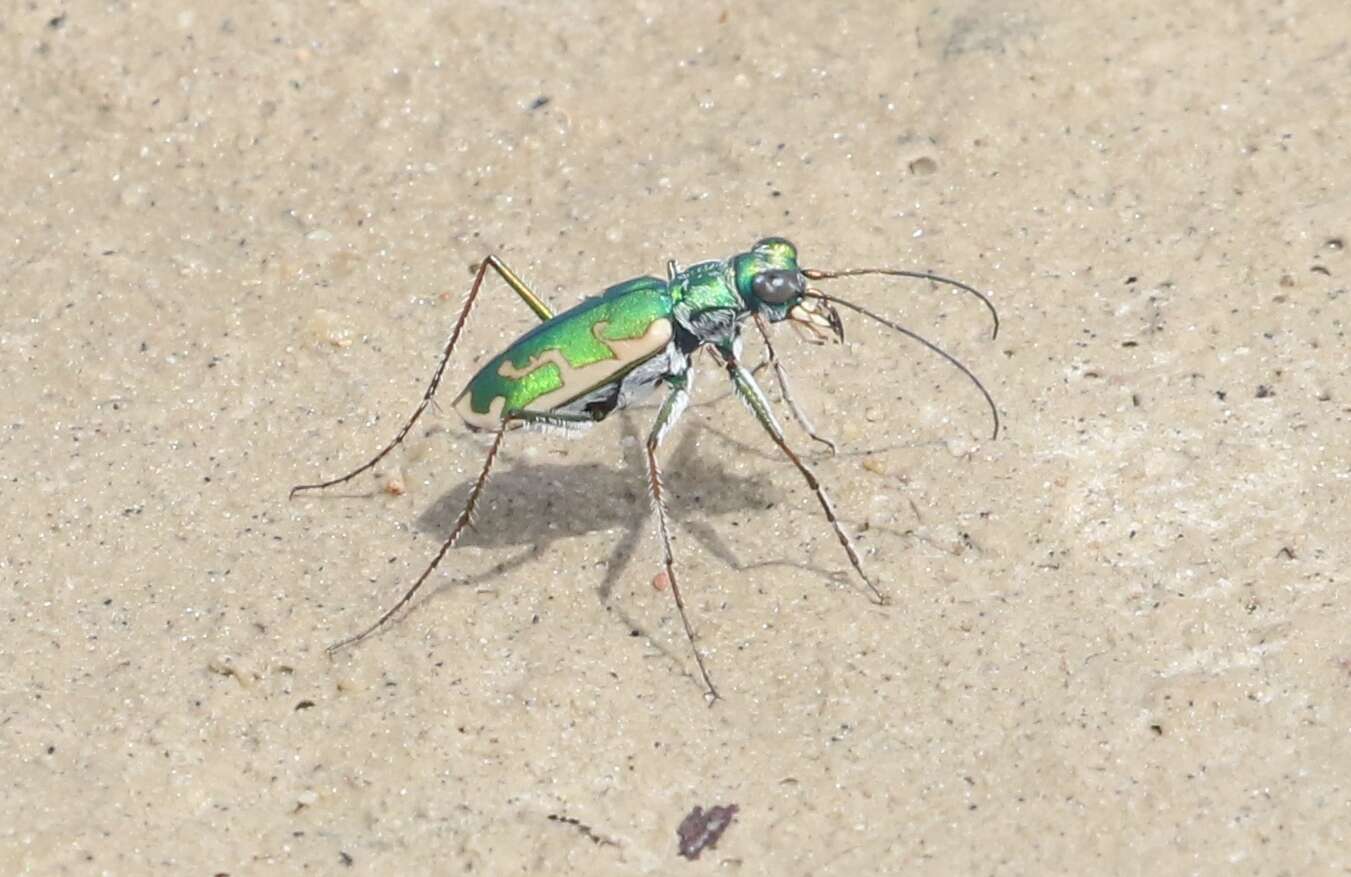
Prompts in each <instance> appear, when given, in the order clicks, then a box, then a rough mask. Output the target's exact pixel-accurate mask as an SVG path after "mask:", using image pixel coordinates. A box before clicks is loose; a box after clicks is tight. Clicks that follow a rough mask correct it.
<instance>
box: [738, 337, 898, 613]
mask: <svg viewBox="0 0 1351 877" xmlns="http://www.w3.org/2000/svg"><path fill="white" fill-rule="evenodd" d="M718 353H719V354H720V355H721V357H722V359H723V361H724V362H725V363H726V367H727V374H728V375H729V376H730V377H731V378H732V386H733V387H734V388H735V389H736V392H737V395H738V396H740V397H741V401H742V402H744V403H746V407H747V408H749V409H750V410H751V413H752V414H754V415H755V419H756V420H759V421H760V425H761V426H763V427H764V428H765V432H767V433H769V437H770V438H771V439H773V440H774V444H776V445H778V446H779V450H781V451H783V453H784V456H786V457H787V458H788V459H789V460H790V461H792V463H793V465H794V466H796V467H797V470H798V471H799V472H801V473H802V477H803V478H804V479H805V480H806V482H807V486H808V487H810V488H811V489H812V490H813V491H815V493H816V499H817V501H818V502H820V503H821V508H822V509H823V510H824V511H825V513H826V520H828V521H830V526H832V527H834V528H835V535H836V536H837V537H838V538H839V540H840V545H841V546H843V547H844V551H845V553H846V554H848V555H849V562H850V563H851V564H853V566H854V571H855V572H857V573H858V574H859V578H861V579H863V583H864V584H866V585H867V586H868V590H870V591H872V593H873V599H874V601H875V602H877V603H878V604H880V605H885V604H886V603H887V602H888V600H887V597H886V595H885V594H883V593H882V592H881V591H880V590H878V588H877V585H875V584H873V580H872V579H870V578H868V574H867V573H865V572H864V571H863V563H862V561H861V560H859V556H858V551H857V550H855V548H854V541H853V540H852V539H850V538H849V534H848V533H846V532H845V531H844V527H843V526H842V525H841V524H840V519H839V518H838V517H836V515H835V507H834V506H833V505H831V502H830V497H828V496H826V491H825V488H823V487H822V486H821V482H820V481H819V480H817V478H816V473H815V472H813V471H812V470H811V468H810V467H808V466H807V464H806V463H804V462H802V459H801V458H800V457H799V456H798V455H797V454H796V453H795V452H794V451H793V449H792V448H790V447H789V446H788V442H787V441H785V440H784V437H783V430H782V429H781V428H780V427H779V424H778V422H777V421H775V420H774V413H773V412H772V411H771V410H770V408H769V400H767V399H766V398H765V393H764V391H763V390H761V389H760V385H759V384H757V383H756V382H755V378H753V377H751V375H750V372H748V371H746V370H745V369H744V368H742V367H741V363H739V362H738V361H737V358H736V355H735V354H734V353H733V352H732V351H729V350H719V351H718Z"/></svg>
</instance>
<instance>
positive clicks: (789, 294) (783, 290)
mask: <svg viewBox="0 0 1351 877" xmlns="http://www.w3.org/2000/svg"><path fill="white" fill-rule="evenodd" d="M805 291H806V284H805V283H804V282H803V278H802V275H800V274H798V273H797V272H796V271H783V270H774V271H761V272H760V273H759V274H757V275H755V279H754V280H752V281H751V292H753V293H755V297H756V298H758V299H760V301H762V302H765V303H767V304H772V305H781V304H783V303H784V302H786V301H788V300H789V299H791V298H793V297H794V296H799V295H802V293H803V292H805Z"/></svg>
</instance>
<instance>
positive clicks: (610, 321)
mask: <svg viewBox="0 0 1351 877" xmlns="http://www.w3.org/2000/svg"><path fill="white" fill-rule="evenodd" d="M670 316H671V296H670V294H669V293H668V291H667V284H666V281H664V280H660V279H658V278H656V277H637V278H634V279H633V280H627V281H625V282H623V283H620V284H617V285H615V286H612V287H610V288H609V289H607V290H605V292H604V293H602V294H601V295H599V296H596V297H595V298H590V299H587V300H586V301H584V302H582V303H581V304H579V305H577V306H576V307H574V308H572V309H570V310H567V311H564V312H563V313H561V314H559V315H557V316H556V317H554V318H553V319H551V320H549V321H548V322H545V323H541V324H540V325H539V326H536V327H535V328H534V329H533V330H531V331H530V332H527V333H526V334H525V335H523V336H521V337H520V338H519V339H517V341H516V342H515V343H514V344H512V345H511V346H510V347H508V348H507V349H506V350H505V351H503V352H502V353H500V354H498V355H497V356H495V357H493V358H492V359H490V360H489V361H488V362H487V363H486V364H485V365H484V366H483V368H482V369H480V370H479V372H478V374H476V375H475V376H474V377H473V379H472V380H470V382H469V385H468V386H467V387H466V388H465V390H464V393H462V394H461V395H460V398H459V399H457V400H456V403H455V404H456V408H457V409H458V410H459V411H460V414H461V415H462V416H463V417H464V418H465V420H466V421H467V422H469V423H470V424H471V425H474V426H482V425H484V424H491V423H495V422H497V421H499V420H500V418H501V416H502V414H504V413H509V412H513V411H522V410H525V409H526V408H527V407H532V406H533V407H537V408H540V409H541V410H546V411H547V410H551V409H552V408H554V407H556V406H557V405H558V404H560V403H561V402H562V401H565V400H563V399H562V398H561V397H562V396H566V397H567V398H569V399H571V398H576V397H578V396H580V395H582V394H583V393H585V392H587V391H588V390H591V389H593V388H594V387H596V386H598V385H600V384H602V383H605V382H606V381H607V380H613V379H614V376H615V375H616V374H619V373H622V372H623V371H625V370H627V369H629V368H632V367H633V366H634V365H636V364H637V363H639V362H642V361H643V360H645V359H647V358H648V357H650V356H652V355H655V354H656V353H658V352H659V351H661V350H662V349H664V348H665V346H666V343H667V342H668V341H669V340H670V337H671V323H670ZM565 372H567V373H566V374H565ZM565 387H566V393H560V392H559V391H563V390H565ZM499 398H500V399H501V400H502V403H501V405H500V406H495V405H494V403H495V402H497V400H498V399H499ZM546 399H547V402H544V401H542V400H546ZM535 403H540V404H535ZM494 409H496V410H494Z"/></svg>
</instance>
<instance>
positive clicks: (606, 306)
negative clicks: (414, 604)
mask: <svg viewBox="0 0 1351 877" xmlns="http://www.w3.org/2000/svg"><path fill="white" fill-rule="evenodd" d="M489 270H492V271H494V272H495V273H496V274H497V275H498V276H499V277H500V278H501V279H502V280H503V281H504V282H505V283H506V284H507V286H509V287H510V288H511V289H512V290H513V291H514V292H515V293H516V294H517V295H518V296H520V298H521V300H522V301H524V302H525V304H526V306H528V307H529V308H530V309H531V310H532V311H534V313H535V315H536V316H537V317H539V319H540V320H541V321H542V322H541V323H540V324H539V325H537V326H535V327H534V328H533V329H531V330H530V331H529V332H526V333H525V334H524V335H522V336H521V337H520V338H518V339H516V341H514V342H513V343H512V344H511V345H510V346H508V347H507V349H506V350H504V351H502V352H501V353H499V354H497V355H496V356H494V357H493V358H492V359H490V360H488V362H487V364H486V365H484V366H483V368H481V369H479V371H478V374H476V375H474V377H473V378H472V379H471V380H470V381H469V384H468V386H466V387H465V389H464V391H463V392H461V393H460V395H459V396H458V397H456V399H455V403H454V406H455V410H456V411H457V412H458V413H459V415H460V417H461V418H463V420H464V422H465V424H466V425H468V427H469V428H470V429H471V430H473V431H475V432H485V433H490V434H491V436H492V442H491V445H490V446H489V448H488V456H487V457H486V458H485V459H484V461H483V467H482V469H481V470H480V471H479V475H478V479H477V480H476V481H475V482H474V486H473V489H472V490H470V492H469V498H468V500H467V501H466V502H465V506H464V509H463V510H461V512H460V515H459V517H458V518H457V519H456V520H455V524H454V526H453V527H452V528H451V531H450V535H449V536H447V537H446V539H445V541H444V542H443V543H442V544H441V548H440V550H439V551H437V553H436V556H435V557H433V558H432V561H431V563H430V564H428V565H427V568H426V569H424V570H423V571H422V574H421V575H420V576H418V577H417V580H416V581H414V582H413V584H412V586H411V587H410V588H408V590H407V591H405V592H404V594H403V596H402V597H400V598H399V599H398V601H397V602H395V603H394V605H393V606H391V607H390V608H389V609H387V610H385V612H384V614H383V615H381V616H380V617H379V618H378V619H376V621H375V623H374V624H371V625H370V626H369V627H367V628H365V629H364V630H362V631H361V632H359V633H356V634H354V635H352V636H350V637H348V638H347V639H344V640H342V641H341V642H338V643H335V644H334V645H332V646H330V647H329V649H328V651H329V652H330V653H332V652H334V651H337V650H338V649H341V648H344V647H345V646H349V645H352V644H355V643H358V642H360V641H362V640H363V639H365V638H366V637H368V636H370V635H371V634H372V633H374V632H375V631H377V630H379V629H380V628H381V627H383V626H384V625H385V623H386V622H388V621H389V620H390V619H391V618H393V617H394V615H395V614H396V613H398V611H399V610H400V609H402V608H403V607H404V606H406V605H408V602H409V601H410V600H412V599H413V596H414V595H415V594H417V592H418V590H419V589H420V588H421V587H422V585H423V583H424V582H426V581H427V578H428V577H429V576H430V575H431V574H432V572H433V571H434V570H435V569H436V568H437V566H438V565H439V564H440V563H441V560H442V558H444V557H445V556H446V553H447V552H448V551H450V549H451V548H454V547H455V543H456V542H458V541H459V539H460V536H461V534H463V533H464V531H465V528H466V527H469V526H470V525H471V523H472V522H473V519H474V512H475V509H477V507H478V504H479V500H480V498H481V497H482V495H483V488H484V486H485V485H486V484H487V483H488V473H489V472H490V471H491V470H492V467H493V463H494V462H495V461H496V460H497V455H498V452H499V451H500V450H501V448H502V440H503V439H504V438H505V437H506V435H507V433H508V432H511V431H512V430H515V429H518V428H525V429H528V430H536V431H545V432H559V433H563V434H567V435H576V434H579V433H581V432H583V431H585V430H586V429H587V428H588V427H590V426H592V425H594V424H596V423H598V422H599V421H602V420H604V419H605V418H606V417H608V416H609V415H610V414H611V413H613V412H614V411H617V410H619V409H622V408H627V407H628V406H630V405H632V404H633V403H634V402H637V401H639V400H641V399H643V398H644V397H646V396H647V395H648V394H650V393H651V392H652V391H653V390H654V389H656V388H657V387H658V386H659V385H665V388H666V398H665V401H663V402H662V404H661V407H660V409H659V410H658V411H657V419H656V422H655V423H654V424H653V426H652V431H651V432H650V433H649V434H648V437H647V483H648V488H649V490H650V491H651V495H652V504H653V505H654V506H655V508H656V511H657V532H658V534H659V535H660V536H661V545H662V551H663V553H664V562H665V569H664V573H665V579H666V581H667V582H668V583H669V584H670V586H671V595H672V596H673V597H674V598H675V605H676V610H677V611H678V612H679V614H680V621H681V623H682V624H683V625H684V628H685V636H686V638H688V639H689V641H690V647H691V649H692V651H693V652H694V661H695V664H696V665H698V668H699V675H700V676H701V677H702V679H703V684H704V687H705V689H706V696H707V698H708V700H709V703H713V702H714V701H716V700H717V699H718V691H717V689H716V688H715V687H714V686H713V680H712V679H711V678H710V677H709V674H708V669H707V668H706V667H705V666H704V658H703V655H702V654H701V653H700V651H699V647H698V645H697V644H696V643H695V637H694V628H693V627H692V626H691V625H690V619H689V615H688V613H687V612H686V611H685V601H684V599H683V598H682V597H681V594H680V584H679V580H678V579H677V578H676V563H675V555H674V554H673V552H672V550H671V533H670V523H669V521H668V520H667V511H666V489H665V486H664V484H663V482H662V473H661V465H660V464H659V463H658V461H657V449H658V447H659V446H660V445H661V442H662V440H663V439H664V438H665V437H666V435H667V433H669V432H670V431H671V428H672V427H673V426H675V423H676V421H677V420H678V419H679V418H680V415H681V413H682V412H683V411H684V410H685V406H686V404H688V402H689V394H690V385H691V379H692V377H693V371H694V370H693V359H694V356H695V354H696V353H697V352H698V351H700V350H705V351H707V352H708V353H709V354H711V356H712V358H713V360H714V361H715V362H716V363H717V364H718V365H719V366H720V367H721V368H722V369H724V370H725V371H726V372H727V375H728V377H729V378H730V379H731V381H732V389H733V390H734V391H735V393H736V395H737V396H738V397H740V399H741V401H742V402H743V403H745V405H746V407H747V408H749V409H750V411H751V413H752V414H754V415H755V418H756V420H758V421H759V422H760V425H761V426H762V427H764V430H765V432H766V433H768V434H769V438H770V440H771V441H773V442H774V444H775V445H777V446H778V449H779V450H780V451H782V452H783V455H784V456H785V457H787V458H788V460H789V462H791V463H792V464H793V465H794V466H795V467H797V470H798V471H799V472H800V473H802V477H803V479H805V480H806V482H807V486H808V487H810V488H811V490H812V491H813V492H814V493H815V494H816V500H817V502H819V503H820V504H821V509H822V510H823V511H824V512H825V516H826V520H827V521H829V522H830V525H831V527H833V528H834V530H835V536H836V537H837V538H838V539H839V541H840V545H841V546H842V547H843V548H844V552H845V554H846V555H848V557H849V563H850V565H852V566H853V568H854V571H855V572H857V573H858V575H859V577H860V578H861V579H862V580H863V583H864V584H865V585H867V587H868V590H869V591H870V592H871V594H872V599H873V600H874V601H875V602H876V603H878V604H885V603H886V602H887V598H886V597H885V596H884V595H883V593H882V591H881V590H879V589H878V587H877V585H876V584H875V583H874V582H873V580H872V579H871V578H869V576H868V574H867V573H865V572H864V571H863V564H862V562H861V561H860V560H859V555H858V551H857V550H856V549H855V548H854V543H853V541H852V540H851V539H850V538H849V534H848V533H847V532H845V529H844V527H843V526H841V524H840V521H839V518H838V517H837V516H836V514H835V509H834V507H833V506H832V505H831V502H830V498H829V497H828V496H827V495H826V491H825V489H824V488H823V487H822V486H821V483H820V481H818V480H817V478H816V475H815V473H813V472H812V470H811V467H809V466H808V465H807V464H806V463H805V462H803V460H802V458H801V457H800V456H798V454H797V453H796V452H795V451H794V450H793V449H792V448H791V447H789V445H788V442H787V440H786V439H785V438H784V434H783V430H782V429H781V428H780V427H779V423H778V421H777V420H775V418H774V414H773V412H772V410H771V408H770V403H769V400H768V399H767V398H766V397H765V394H764V391H763V390H761V389H760V386H759V384H757V383H756V381H755V377H754V374H753V372H752V371H748V370H747V369H746V368H745V367H744V366H743V365H742V361H741V330H742V326H743V324H744V323H745V322H746V321H747V320H750V321H751V322H753V323H754V324H755V328H756V329H757V330H759V333H760V335H761V337H762V338H763V339H764V343H765V355H766V357H767V359H768V363H769V365H770V366H771V367H772V368H773V370H774V375H775V377H776V379H777V381H778V385H779V389H780V391H781V393H782V395H783V400H784V403H785V404H786V405H787V406H788V410H789V411H790V412H791V413H792V415H793V417H794V419H796V420H797V422H798V424H799V425H800V426H801V427H802V429H803V431H804V432H805V433H806V434H807V436H809V437H810V438H811V439H812V440H814V441H816V442H818V443H820V444H822V445H824V446H825V447H827V448H828V449H829V450H830V451H831V453H834V452H835V444H834V443H833V442H832V441H830V440H829V439H827V438H823V437H822V436H821V435H820V434H818V433H817V431H816V429H815V427H813V426H812V424H811V421H810V420H808V418H807V416H806V415H805V414H804V413H803V411H802V409H801V408H800V407H798V405H797V403H796V402H795V401H794V400H793V396H792V392H791V391H790V390H789V385H788V375H787V373H786V372H785V371H784V368H783V366H782V365H781V364H780V363H779V360H778V357H777V356H776V354H775V351H774V345H773V343H772V342H771V341H770V332H769V327H770V325H771V324H773V323H781V322H784V321H785V320H786V321H788V322H789V324H790V325H791V326H792V327H793V328H794V329H795V330H797V332H798V334H799V336H800V337H801V338H802V339H803V340H805V341H807V342H809V343H811V344H816V345H821V344H824V343H825V342H826V341H827V340H830V339H832V338H833V339H834V340H835V341H836V342H842V341H843V340H844V323H843V322H842V321H841V319H840V315H839V312H838V311H837V310H836V306H839V307H843V308H846V309H848V310H851V311H854V312H856V313H859V314H861V315H863V316H865V317H868V318H870V319H872V320H875V321H876V322H878V323H880V324H882V325H883V326H886V327H887V328H889V329H892V330H894V331H896V332H899V333H901V334H903V335H905V336H907V337H909V338H911V339H913V340H915V341H917V342H918V343H920V344H922V345H923V346H924V347H926V348H928V349H929V350H931V351H933V352H934V353H936V354H938V355H939V356H941V357H942V358H943V359H945V360H947V361H948V362H949V363H951V364H952V365H953V366H955V367H956V368H957V369H958V370H960V371H961V372H962V373H963V374H964V375H966V377H967V378H969V379H970V380H971V381H972V383H974V384H975V386H976V388H977V389H978V390H980V392H981V394H982V395H983V396H984V397H985V402H986V404H987V405H988V406H989V408H990V414H991V417H992V419H993V421H994V431H993V433H992V435H991V438H996V437H998V435H999V410H998V408H996V406H995V403H994V400H993V399H992V398H991V397H990V394H989V392H987V391H986V389H985V387H984V386H983V385H982V384H981V383H980V381H979V380H978V379H977V378H976V377H975V375H973V374H972V373H971V372H970V371H969V370H968V369H967V368H966V366H964V365H962V364H961V363H960V362H958V361H957V360H956V359H954V358H953V357H952V356H951V355H949V354H948V353H947V352H945V351H944V350H942V349H940V348H939V347H938V346H936V345H935V344H933V343H932V342H930V341H927V340H926V339H924V338H922V337H920V336H919V335H917V334H916V333H914V332H912V331H910V330H909V329H906V328H905V327H903V326H900V325H898V324H897V323H895V322H893V321H891V320H888V319H886V318H884V317H881V316H879V315H878V314H875V313H873V312H872V311H870V310H868V309H867V308H864V307H861V306H860V305H856V304H853V303H852V302H848V301H845V300H844V299H841V298H836V297H835V296H832V295H827V294H826V293H824V292H822V291H821V290H819V289H816V288H814V287H812V286H809V285H808V281H812V280H833V279H836V278H841V277H858V276H863V275H869V274H874V275H890V276H895V277H913V278H920V279H924V280H930V281H934V282H937V283H944V284H947V285H949V286H952V287H955V288H957V289H960V290H963V291H965V292H968V293H970V294H972V295H974V296H976V297H977V298H978V299H980V301H981V302H983V303H984V304H985V306H986V307H987V308H988V309H989V311H990V314H991V316H992V317H993V320H994V331H993V334H992V336H991V337H995V336H997V335H998V333H999V314H998V312H996V311H995V308H994V305H993V304H991V302H990V300H989V299H988V298H986V297H985V296H984V295H983V294H982V293H980V292H979V291H977V290H976V289H973V288H972V287H970V286H967V285H966V284H964V283H959V282H958V281H956V280H950V279H948V278H946V277H939V276H938V275H936V274H929V273H927V272H923V271H901V270H896V269H889V268H854V269H848V270H843V271H821V270H812V269H807V268H801V267H799V266H798V261H797V249H796V248H795V247H794V246H793V245H792V244H791V243H789V242H788V241H786V240H784V239H783V238H777V237H771V238H765V239H764V240H761V241H759V242H758V243H756V244H755V246H753V247H752V248H751V249H750V251H749V252H745V253H740V254H738V255H736V256H733V257H732V258H730V259H728V260H726V261H709V262H700V263H698V264H697V265H690V266H689V267H687V268H681V267H680V266H679V265H677V264H676V262H675V261H674V260H673V261H670V262H668V263H667V265H666V279H665V280H663V279H661V278H659V277H651V276H647V277H636V278H634V279H632V280H626V281H624V282H623V283H619V284H617V285H615V286H612V287H610V288H609V289H607V290H605V291H604V292H602V293H601V294H600V295H598V296H595V297H592V298H588V299H586V300H584V301H582V302H581V303H580V304H578V305H577V306H576V307H573V308H571V309H569V310H566V311H564V312H563V313H561V314H555V313H554V312H553V311H552V310H550V308H549V306H548V305H546V304H545V303H544V302H543V301H542V300H541V299H540V298H539V296H537V295H535V293H534V292H532V291H531V290H530V287H529V286H527V285H526V283H525V282H524V281H523V280H521V278H520V277H518V276H517V275H516V274H515V272H513V271H512V270H511V269H510V268H508V267H507V266H506V264H505V263H503V262H502V261H501V260H500V259H498V258H497V257H496V256H489V257H488V258H487V259H485V260H483V262H482V263H480V264H479V266H478V270H477V272H476V273H475V275H474V282H473V285H472V286H470V288H469V295H468V296H467V297H466V299H465V302H464V305H463V307H462V308H461V309H460V314H459V317H458V318H457V319H456V321H455V327H454V328H453V329H452V330H451V333H450V340H449V341H448V342H447V343H446V347H445V351H444V352H443V353H442V354H441V361H440V363H439V364H438V365H437V367H436V372H435V373H434V374H433V375H432V379H431V383H429V384H428V385H427V390H426V392H425V393H424V394H423V396H422V401H421V402H420V403H418V406H417V408H416V409H415V410H414V411H413V416H412V417H410V418H408V422H407V423H405V424H404V425H403V428H402V429H400V430H399V432H398V434H397V435H396V436H394V440H393V441H391V442H390V443H389V444H388V445H386V446H385V448H384V450H382V451H380V453H378V454H376V455H375V457H373V458H372V459H371V460H370V461H369V462H367V463H365V464H364V465H362V466H359V467H357V468H356V469H353V470H352V471H351V472H348V473H347V474H346V475H343V476H341V477H339V478H334V479H332V480H329V481H322V482H319V483H317V484H301V485H298V486H296V487H294V488H292V489H291V493H290V495H291V496H292V497H294V496H295V495H296V494H297V493H300V492H301V491H306V490H320V489H323V488H326V487H333V486H334V485H337V484H342V483H344V482H347V481H351V480H352V479H353V478H355V477H357V476H358V475H360V474H361V473H363V472H366V471H368V470H370V469H372V468H374V467H375V466H376V464H378V463H379V462H380V461H381V460H383V459H384V458H385V456H386V455H387V454H389V452H390V451H392V450H394V449H395V448H396V447H398V446H399V444H400V443H402V442H403V440H404V438H406V437H407V435H408V431H409V430H410V429H412V428H413V424H415V423H417V421H418V418H419V417H421V416H422V413H423V412H424V411H426V410H427V407H428V406H429V405H430V404H431V402H432V397H433V396H434V395H435V394H436V390H437V387H439V386H440V385H441V378H442V377H443V375H444V374H445V370H446V364H447V363H448V362H449V361H450V357H451V354H452V353H454V351H455V345H456V344H457V343H458V342H459V340H460V333H461V332H462V331H463V330H464V327H465V324H466V323H467V322H468V320H469V314H470V312H471V311H473V309H474V303H475V301H477V299H478V294H479V289H480V288H481V287H482V286H483V280H484V278H485V277H486V276H487V274H488V271H489Z"/></svg>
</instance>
